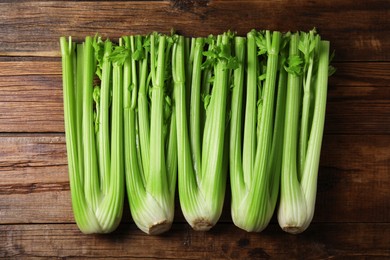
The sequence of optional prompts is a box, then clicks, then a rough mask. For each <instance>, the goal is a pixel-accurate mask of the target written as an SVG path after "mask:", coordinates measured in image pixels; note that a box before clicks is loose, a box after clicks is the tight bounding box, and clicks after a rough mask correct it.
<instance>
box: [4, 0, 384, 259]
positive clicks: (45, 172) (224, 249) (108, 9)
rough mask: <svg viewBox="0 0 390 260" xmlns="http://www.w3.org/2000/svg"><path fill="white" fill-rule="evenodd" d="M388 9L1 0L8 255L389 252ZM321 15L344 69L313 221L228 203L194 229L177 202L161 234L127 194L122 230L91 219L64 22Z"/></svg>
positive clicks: (119, 25) (248, 21)
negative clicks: (291, 229) (68, 134)
mask: <svg viewBox="0 0 390 260" xmlns="http://www.w3.org/2000/svg"><path fill="white" fill-rule="evenodd" d="M389 19H390V1H388V0H373V1H366V0H329V1H322V0H310V1H303V0H297V1H288V0H276V1H268V0H260V1H255V0H245V1H229V0H210V1H207V0H206V1H205V0H203V1H195V0H176V1H138V2H125V1H118V2H112V1H87V2H78V1H27V0H24V1H11V0H6V1H0V257H2V258H6V259H14V258H34V259H35V258H36V259H41V258H68V257H69V258H81V259H83V258H104V259H107V258H110V257H118V258H137V259H150V258H158V259H235V258H241V259H258V258H269V257H273V258H281V259H291V258H300V259H318V258H333V257H337V258H339V259H344V258H352V257H353V258H355V257H356V258H359V259H362V258H390V84H389V81H390V23H389ZM313 27H317V28H318V31H319V32H320V34H321V35H322V36H323V38H325V39H328V40H330V41H331V47H332V49H335V50H336V59H335V61H334V66H335V67H337V69H338V71H337V74H336V75H335V76H333V77H332V78H331V79H330V82H329V99H328V107H327V115H326V126H325V137H324V144H323V150H322V156H321V167H320V172H319V183H318V197H317V208H316V213H315V216H314V220H313V223H312V225H311V226H310V228H309V229H308V230H307V231H306V232H305V233H303V234H301V235H289V234H286V233H284V232H283V231H282V230H281V229H280V228H279V226H278V224H277V222H276V220H275V218H274V219H273V220H272V222H271V224H270V225H269V227H268V228H267V229H266V230H265V231H264V232H262V233H246V232H244V231H241V230H239V229H238V228H236V227H235V226H234V225H233V224H232V223H231V220H230V216H229V207H228V205H227V206H226V207H225V211H224V214H223V217H222V218H221V221H220V222H219V223H218V224H217V226H216V227H215V228H213V229H212V230H211V231H209V232H207V233H204V232H194V231H192V230H191V228H190V227H189V226H188V225H187V224H186V223H185V221H184V219H183V217H182V215H181V213H180V209H179V208H178V209H177V214H176V218H175V223H174V224H173V227H172V230H171V231H169V232H168V233H166V234H164V235H162V236H148V235H145V234H143V233H142V232H141V231H139V230H138V229H137V228H136V227H135V225H134V223H132V221H131V219H130V215H129V213H128V208H126V209H125V210H126V211H127V213H126V214H125V216H124V219H123V223H122V224H121V225H120V227H119V228H118V230H117V231H115V232H114V233H112V234H110V235H83V234H81V233H80V231H79V230H78V229H77V226H76V225H75V223H74V219H73V216H72V210H71V204H70V193H69V183H68V175H67V161H66V150H65V138H64V125H63V110H62V81H61V62H60V53H59V43H58V39H59V37H60V36H62V35H72V36H73V37H74V39H76V40H81V39H82V38H83V37H84V36H85V35H87V34H88V35H94V34H95V33H96V32H99V33H100V34H102V35H103V36H109V37H110V38H112V39H115V38H117V37H119V36H121V35H123V34H135V33H148V32H150V31H153V30H156V31H160V32H169V31H170V29H171V28H175V29H176V30H177V31H178V32H180V33H182V34H185V35H192V36H198V35H202V36H205V35H208V34H210V33H213V34H217V33H220V32H223V31H225V30H227V29H231V30H233V31H237V32H238V33H239V34H244V33H246V32H247V31H248V30H250V29H252V28H258V29H274V30H281V31H287V30H291V31H294V30H305V31H307V30H310V29H312V28H313ZM227 200H229V199H227Z"/></svg>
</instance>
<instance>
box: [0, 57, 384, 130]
mask: <svg viewBox="0 0 390 260" xmlns="http://www.w3.org/2000/svg"><path fill="white" fill-rule="evenodd" d="M335 66H336V67H337V69H338V71H337V73H336V75H335V76H334V78H332V77H331V78H330V82H329V98H328V105H327V114H326V125H325V132H326V133H332V134H389V133H390V89H389V88H388V87H387V86H388V82H389V80H390V77H389V75H390V63H387V62H385V63H372V62H371V63H356V62H348V63H335ZM374 78H375V79H377V80H373V79H374ZM48 108H50V109H48ZM0 132H64V124H63V108H62V79H61V62H60V60H59V59H56V60H55V61H53V60H49V61H36V60H33V61H0Z"/></svg>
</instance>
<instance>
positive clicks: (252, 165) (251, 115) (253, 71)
mask: <svg viewBox="0 0 390 260" xmlns="http://www.w3.org/2000/svg"><path fill="white" fill-rule="evenodd" d="M282 41H284V42H285V39H283V38H282V35H281V33H280V32H272V33H271V32H270V31H266V32H256V31H251V32H249V33H248V35H247V45H248V48H247V62H246V63H245V39H242V38H241V39H240V38H237V40H236V55H237V57H238V60H239V62H240V66H239V68H238V69H236V70H235V73H234V88H233V96H232V120H231V135H230V182H231V189H232V203H231V207H232V208H231V212H232V219H233V222H234V224H235V225H236V226H238V227H240V228H242V229H244V230H246V231H256V232H259V231H262V230H263V229H264V228H266V226H267V225H268V223H269V221H270V219H271V217H272V215H273V212H274V209H275V205H276V202H277V198H278V192H279V180H280V160H281V156H282V140H283V124H284V118H283V115H284V112H285V105H284V103H285V95H286V94H285V92H286V90H285V89H286V72H285V70H284V69H283V68H280V67H281V66H280V65H279V64H281V63H280V62H279V60H280V59H281V57H280V56H281V54H280V49H282V48H283V45H284V44H282ZM281 52H282V53H283V51H281ZM258 56H259V57H258ZM245 65H246V70H247V77H246V90H245V91H244V82H245V80H244V68H245ZM264 67H265V71H264V70H263V68H264ZM263 73H264V74H265V75H264V74H263ZM263 75H264V76H263ZM259 79H261V80H259ZM244 93H245V95H246V103H245V114H244V113H243V97H244ZM275 97H276V98H275ZM275 101H276V102H275ZM243 115H245V117H244V121H243V120H242V117H243ZM241 129H243V130H244V136H242V130H241ZM242 140H243V145H242Z"/></svg>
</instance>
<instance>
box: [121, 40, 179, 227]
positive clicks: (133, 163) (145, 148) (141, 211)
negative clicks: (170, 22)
mask: <svg viewBox="0 0 390 260" xmlns="http://www.w3.org/2000/svg"><path fill="white" fill-rule="evenodd" d="M124 41H125V46H126V48H128V49H130V50H131V55H130V56H129V57H127V58H126V59H125V60H124V84H123V91H124V100H125V101H124V120H125V127H124V129H125V139H124V142H125V163H126V185H127V192H128V198H129V203H130V210H131V214H132V217H133V219H134V222H135V223H136V224H137V226H138V227H139V228H140V229H141V230H142V231H144V232H146V233H148V234H160V233H162V232H165V231H167V230H168V229H170V227H171V225H172V221H173V216H174V195H175V185H176V171H177V147H176V146H177V145H176V143H177V140H176V117H175V113H174V107H173V106H172V101H171V100H172V96H173V85H172V81H171V77H170V76H169V75H170V73H169V72H170V57H171V55H172V54H171V53H172V51H171V48H172V44H173V39H172V38H170V37H168V36H165V35H159V34H156V33H154V34H151V35H150V36H147V37H141V36H136V37H134V36H130V37H125V38H124Z"/></svg>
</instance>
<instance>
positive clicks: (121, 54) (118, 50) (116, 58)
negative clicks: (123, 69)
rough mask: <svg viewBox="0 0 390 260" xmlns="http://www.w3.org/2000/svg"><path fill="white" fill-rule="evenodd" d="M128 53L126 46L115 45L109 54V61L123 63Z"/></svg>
mask: <svg viewBox="0 0 390 260" xmlns="http://www.w3.org/2000/svg"><path fill="white" fill-rule="evenodd" d="M129 55H130V49H128V48H126V47H125V46H116V47H115V48H114V50H113V52H112V53H111V55H110V56H109V57H108V59H109V61H111V62H112V63H116V64H118V65H123V64H124V63H125V60H126V59H127V58H128V57H129Z"/></svg>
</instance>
